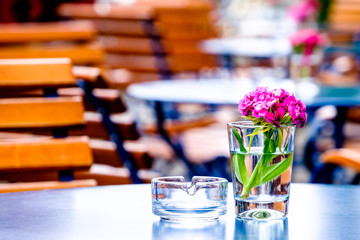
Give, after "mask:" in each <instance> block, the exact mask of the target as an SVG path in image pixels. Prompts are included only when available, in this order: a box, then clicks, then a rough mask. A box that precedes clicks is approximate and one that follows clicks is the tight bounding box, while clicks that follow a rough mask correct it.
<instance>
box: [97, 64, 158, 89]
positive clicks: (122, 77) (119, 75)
mask: <svg viewBox="0 0 360 240" xmlns="http://www.w3.org/2000/svg"><path fill="white" fill-rule="evenodd" d="M104 74H105V75H106V76H108V77H107V79H108V80H109V82H108V83H109V86H110V87H114V88H120V89H124V88H126V87H127V86H129V85H131V84H133V83H139V82H148V81H157V80H160V79H162V77H161V76H160V75H159V74H157V73H143V72H134V71H128V70H126V69H109V70H107V71H106V72H104Z"/></svg>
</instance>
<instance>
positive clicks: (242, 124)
mask: <svg viewBox="0 0 360 240" xmlns="http://www.w3.org/2000/svg"><path fill="white" fill-rule="evenodd" d="M227 126H229V127H246V128H259V127H263V128H265V127H270V126H263V125H254V122H253V121H251V120H239V121H234V122H229V123H227ZM271 127H274V128H277V127H276V126H275V125H272V126H271ZM282 127H296V124H286V125H280V128H282Z"/></svg>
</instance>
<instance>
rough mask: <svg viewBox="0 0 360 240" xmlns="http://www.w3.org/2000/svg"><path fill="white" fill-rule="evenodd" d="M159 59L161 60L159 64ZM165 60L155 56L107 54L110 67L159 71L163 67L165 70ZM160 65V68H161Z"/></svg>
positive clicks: (107, 64) (107, 63)
mask: <svg viewBox="0 0 360 240" xmlns="http://www.w3.org/2000/svg"><path fill="white" fill-rule="evenodd" d="M157 61H158V62H161V64H159V66H158V65H157ZM164 61H165V60H164V59H163V58H157V59H156V57H154V56H140V55H121V54H106V55H105V65H106V66H108V67H110V68H126V69H129V70H137V71H151V72H157V71H159V69H160V68H161V67H162V68H163V70H164V66H165V62H164ZM159 67H160V68H159Z"/></svg>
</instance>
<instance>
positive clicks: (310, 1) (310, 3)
mask: <svg viewBox="0 0 360 240" xmlns="http://www.w3.org/2000/svg"><path fill="white" fill-rule="evenodd" d="M319 6H320V5H319V2H318V1H317V0H303V1H301V2H298V3H295V4H294V5H293V6H291V7H290V8H289V9H288V15H289V16H290V17H291V18H292V19H294V20H295V21H296V22H298V23H300V22H305V21H306V20H308V19H309V18H311V17H314V16H315V15H316V13H317V11H318V9H319Z"/></svg>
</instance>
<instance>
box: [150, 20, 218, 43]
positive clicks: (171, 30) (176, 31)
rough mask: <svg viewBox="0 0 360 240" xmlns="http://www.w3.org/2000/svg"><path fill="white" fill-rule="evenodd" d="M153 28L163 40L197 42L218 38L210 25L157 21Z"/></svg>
mask: <svg viewBox="0 0 360 240" xmlns="http://www.w3.org/2000/svg"><path fill="white" fill-rule="evenodd" d="M155 26H156V28H157V29H158V30H159V34H160V36H161V37H162V38H163V39H171V40H198V41H199V40H203V39H207V38H215V37H217V36H218V34H217V33H216V31H215V29H214V27H213V26H212V25H211V24H210V23H198V24H195V23H191V24H184V23H181V24H179V23H176V24H166V23H162V22H160V21H158V22H156V23H155Z"/></svg>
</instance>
